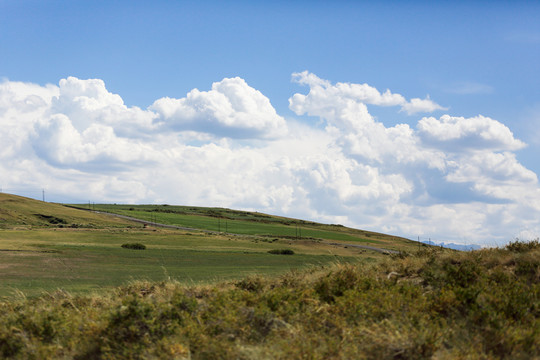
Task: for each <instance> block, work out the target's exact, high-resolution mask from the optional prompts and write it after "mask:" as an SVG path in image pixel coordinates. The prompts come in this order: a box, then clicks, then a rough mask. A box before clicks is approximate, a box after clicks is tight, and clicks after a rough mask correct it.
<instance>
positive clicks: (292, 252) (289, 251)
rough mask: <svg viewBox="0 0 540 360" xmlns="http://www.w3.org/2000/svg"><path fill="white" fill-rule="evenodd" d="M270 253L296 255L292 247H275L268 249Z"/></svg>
mask: <svg viewBox="0 0 540 360" xmlns="http://www.w3.org/2000/svg"><path fill="white" fill-rule="evenodd" d="M268 253H269V254H274V255H294V251H293V250H291V249H273V250H268Z"/></svg>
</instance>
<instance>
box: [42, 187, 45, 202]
mask: <svg viewBox="0 0 540 360" xmlns="http://www.w3.org/2000/svg"><path fill="white" fill-rule="evenodd" d="M41 191H42V195H43V202H45V189H41Z"/></svg>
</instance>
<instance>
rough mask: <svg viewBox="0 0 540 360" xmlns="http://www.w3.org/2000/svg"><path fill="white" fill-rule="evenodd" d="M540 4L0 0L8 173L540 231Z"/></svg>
mask: <svg viewBox="0 0 540 360" xmlns="http://www.w3.org/2000/svg"><path fill="white" fill-rule="evenodd" d="M539 17H540V4H539V3H538V2H512V3H509V2H497V1H495V2H483V1H482V2H445V3H442V4H439V3H437V4H435V3H431V2H424V1H416V2H414V1H413V2H407V3H405V2H397V1H387V2H377V3H367V2H354V1H337V2H322V1H309V2H307V1H291V2H284V1H283V2H281V1H278V2H262V1H250V2H248V1H231V2H226V3H225V2H219V1H202V2H183V1H178V2H172V1H154V2H143V1H24V0H23V1H6V0H0V54H1V56H0V79H2V80H1V81H2V83H1V84H2V89H3V90H2V91H3V92H0V122H1V123H2V124H3V128H4V131H3V136H0V140H2V141H3V142H4V148H5V150H4V151H3V152H0V158H1V159H2V162H3V165H1V166H0V170H1V172H0V176H2V179H1V180H0V183H1V184H0V185H1V186H2V187H3V188H4V189H7V190H10V189H11V190H13V192H19V193H21V194H25V193H28V194H29V193H30V192H31V191H35V189H42V188H46V189H47V193H48V194H50V195H51V196H52V198H51V199H50V200H52V201H66V200H69V199H73V200H80V201H96V202H97V201H110V202H139V203H141V202H145V203H148V202H169V203H177V204H183V203H185V204H187V203H190V204H193V205H211V206H227V207H237V208H238V207H240V208H246V209H254V210H258V211H266V212H271V213H278V214H282V215H288V216H296V217H302V218H309V219H314V220H320V221H328V222H342V223H345V224H347V225H351V226H358V227H363V228H366V229H370V230H376V231H387V232H392V233H395V234H397V235H403V236H407V237H413V238H416V237H417V236H422V237H424V236H425V237H431V238H433V239H439V240H441V241H445V240H447V241H458V242H469V243H473V242H474V243H481V244H487V245H490V244H494V243H500V242H504V241H508V240H509V239H511V238H513V237H515V236H521V237H522V238H523V237H525V238H526V237H533V238H534V237H536V236H538V234H539V232H540V224H539V220H538V219H539V218H540V195H539V194H540V190H539V185H538V179H537V176H538V174H540V161H538V154H539V153H540V66H539V65H538V64H540V22H539V21H538V18H539ZM306 71H307V72H306ZM293 74H296V75H293ZM92 79H93V80H92ZM94 80H95V81H94ZM96 81H97V82H96ZM213 84H214V85H213ZM362 84H365V85H366V86H364V87H361V85H362ZM194 89H198V90H194ZM387 90H388V91H389V94H392V95H395V96H394V97H393V98H392V99H391V98H390V97H389V96H386V97H385V96H384V94H385V91H387ZM374 91H375V92H374ZM377 94H378V95H377ZM82 97H84V99H85V100H84V101H83V100H81V99H82ZM414 99H416V100H414ZM29 103H31V104H33V105H32V106H31V109H30V108H28V106H29V105H28V104H29ZM24 104H26V105H24ZM239 104H240V105H239ZM351 112H352V113H354V114H353V115H351ZM445 116H446V117H445ZM376 134H379V136H376ZM15 139H16V140H15ZM398 144H399V145H401V146H397V145H398ZM21 164H25V165H24V166H22V165H21ZM223 164H228V165H227V166H225V165H223ZM269 169H275V171H274V172H272V171H270V170H269ZM366 174H367V175H366ZM156 177H157V178H158V179H160V181H157V180H156ZM216 183H217V184H219V185H216ZM239 184H241V185H242V186H240V185H239ZM58 189H62V191H59V190H58ZM36 193H38V195H36V197H39V196H40V195H41V192H40V191H37V192H36ZM509 194H510V195H509ZM368 205H369V206H368ZM464 222H465V223H466V224H464Z"/></svg>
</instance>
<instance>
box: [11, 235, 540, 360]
mask: <svg viewBox="0 0 540 360" xmlns="http://www.w3.org/2000/svg"><path fill="white" fill-rule="evenodd" d="M146 251H148V250H146ZM143 252H144V251H143ZM270 256H275V255H270ZM292 257H294V256H292ZM539 259H540V244H539V243H538V241H536V242H531V243H528V244H523V243H512V244H510V245H509V246H508V247H506V248H505V249H485V250H480V251H475V252H470V253H458V252H451V253H449V252H446V253H442V252H440V250H437V249H431V248H430V249H422V250H420V251H417V252H415V253H410V254H408V255H407V254H405V253H401V254H397V255H392V256H391V257H386V258H385V260H383V261H380V262H377V263H357V264H334V265H332V266H324V267H320V266H319V267H312V268H311V269H309V270H302V271H296V272H289V273H286V274H283V275H279V276H275V277H263V276H249V277H245V278H244V279H242V280H235V281H229V282H222V283H219V284H217V285H212V286H184V285H182V284H179V283H177V282H174V281H165V282H158V283H152V282H135V283H132V284H131V285H129V286H124V287H121V288H117V289H116V290H114V291H113V292H111V293H109V294H101V295H93V296H90V295H85V296H73V295H71V294H69V293H66V292H62V291H59V292H54V293H51V294H49V295H46V296H42V297H38V298H32V299H25V298H20V299H17V300H12V301H9V302H3V303H0V357H12V358H20V359H29V358H35V359H37V358H39V359H46V358H67V359H70V358H74V359H110V358H131V359H138V358H162V359H172V358H176V359H363V358H366V359H424V358H438V359H456V358H467V359H496V358H508V359H531V358H539V357H540V321H539V319H540V301H539V295H540V261H539Z"/></svg>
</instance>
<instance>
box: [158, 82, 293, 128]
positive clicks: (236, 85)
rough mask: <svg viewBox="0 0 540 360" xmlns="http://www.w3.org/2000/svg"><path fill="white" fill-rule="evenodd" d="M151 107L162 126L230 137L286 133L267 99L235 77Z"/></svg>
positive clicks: (281, 120)
mask: <svg viewBox="0 0 540 360" xmlns="http://www.w3.org/2000/svg"><path fill="white" fill-rule="evenodd" d="M150 109H151V110H153V111H155V112H157V113H158V114H159V115H160V119H159V124H160V125H161V126H163V127H165V128H171V129H173V130H176V131H185V130H195V131H200V132H205V133H210V134H215V135H217V136H226V137H233V138H253V137H255V138H259V137H260V138H275V137H279V136H283V135H284V134H285V133H286V132H287V126H286V123H285V120H284V119H283V117H281V116H279V115H278V114H277V113H276V111H275V109H274V108H273V107H272V105H271V104H270V100H268V98H267V97H266V96H264V95H263V94H262V93H261V92H260V91H258V90H255V89H253V88H252V87H250V86H249V85H248V84H247V83H246V82H245V81H244V80H243V79H241V78H238V77H236V78H231V79H223V80H222V81H220V82H215V83H213V84H212V90H210V91H199V90H197V89H194V90H192V91H190V92H189V93H188V94H187V96H186V97H185V98H182V99H172V98H168V97H166V98H161V99H158V100H156V101H155V102H154V104H153V105H152V106H151V107H150Z"/></svg>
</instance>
